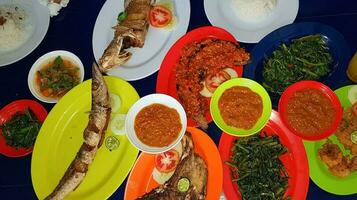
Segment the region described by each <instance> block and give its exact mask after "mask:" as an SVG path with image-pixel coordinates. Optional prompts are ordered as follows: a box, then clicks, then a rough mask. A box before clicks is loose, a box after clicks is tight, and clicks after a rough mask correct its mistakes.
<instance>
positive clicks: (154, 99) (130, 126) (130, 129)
mask: <svg viewBox="0 0 357 200" xmlns="http://www.w3.org/2000/svg"><path fill="white" fill-rule="evenodd" d="M154 103H159V104H163V105H166V106H168V107H170V108H174V109H175V110H176V111H177V112H178V114H179V116H180V120H181V124H182V129H181V131H180V133H179V136H178V137H177V138H176V140H175V141H174V142H172V143H171V144H170V145H169V146H166V147H152V146H149V145H146V144H144V143H142V142H141V141H140V140H139V139H138V137H137V136H136V133H135V129H134V122H135V117H136V115H137V114H138V113H139V111H140V110H141V109H143V108H144V107H146V106H148V105H151V104H154ZM186 127H187V118H186V112H185V110H184V109H183V107H182V105H181V104H180V103H179V102H178V101H177V100H176V99H174V98H173V97H171V96H168V95H165V94H150V95H147V96H145V97H143V98H141V99H139V100H138V101H137V102H136V103H135V104H134V105H133V106H132V107H131V108H130V110H129V112H128V114H127V116H126V120H125V129H126V133H127V136H128V138H129V141H130V142H131V143H132V144H133V145H134V146H135V147H136V148H138V149H139V150H141V151H143V152H146V153H151V154H157V153H162V152H165V151H168V150H170V149H171V148H173V147H175V146H176V145H177V144H178V143H179V142H180V141H181V139H182V137H183V136H184V135H185V132H186Z"/></svg>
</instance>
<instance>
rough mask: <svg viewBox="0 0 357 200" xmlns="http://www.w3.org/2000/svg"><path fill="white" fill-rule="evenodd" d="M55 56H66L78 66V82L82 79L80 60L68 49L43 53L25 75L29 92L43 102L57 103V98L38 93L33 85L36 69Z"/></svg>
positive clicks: (82, 70) (82, 71) (82, 69)
mask: <svg viewBox="0 0 357 200" xmlns="http://www.w3.org/2000/svg"><path fill="white" fill-rule="evenodd" d="M57 56H61V57H64V58H68V59H69V60H71V61H72V62H74V64H76V66H78V68H79V71H80V72H79V73H80V81H79V83H82V82H83V79H84V67H83V63H82V61H81V60H80V59H79V58H78V57H77V56H76V55H75V54H73V53H71V52H69V51H63V50H56V51H51V52H48V53H46V54H45V55H43V56H41V57H40V58H39V59H37V60H36V62H35V63H34V64H33V65H32V67H31V69H30V71H29V74H28V76H27V84H28V87H29V90H30V92H31V93H32V95H33V96H34V97H36V98H37V99H38V100H40V101H42V102H45V103H57V101H58V100H59V99H53V98H48V97H45V96H43V95H41V94H40V93H39V91H38V90H39V89H38V88H37V87H36V86H35V84H34V83H35V74H36V72H37V71H38V69H39V68H40V67H41V65H43V64H44V63H45V62H48V61H50V60H51V61H52V60H54V59H55V58H56V57H57Z"/></svg>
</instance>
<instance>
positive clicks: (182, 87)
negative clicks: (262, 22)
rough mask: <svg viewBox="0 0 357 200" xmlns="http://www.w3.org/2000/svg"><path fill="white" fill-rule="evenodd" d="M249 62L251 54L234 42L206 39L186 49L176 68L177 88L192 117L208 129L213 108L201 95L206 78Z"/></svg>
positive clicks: (180, 98) (189, 45)
mask: <svg viewBox="0 0 357 200" xmlns="http://www.w3.org/2000/svg"><path fill="white" fill-rule="evenodd" d="M249 59H250V55H249V53H247V52H246V51H245V50H244V49H243V48H240V47H239V45H238V44H235V43H233V42H230V41H224V40H218V39H206V40H203V41H200V42H193V43H191V44H188V45H187V46H185V47H184V48H183V50H182V52H181V58H180V60H179V62H178V64H177V68H176V88H177V94H178V97H179V100H180V101H181V103H182V104H183V107H184V108H185V110H186V113H187V115H188V117H190V118H192V119H194V120H195V121H196V122H197V123H198V125H199V126H200V127H201V128H204V129H206V128H207V121H206V118H205V113H206V112H207V111H208V110H209V106H208V101H207V98H206V97H204V96H202V95H201V94H200V92H201V91H202V89H203V87H204V84H203V83H204V81H205V79H206V77H209V76H215V75H216V74H218V73H219V72H221V71H222V70H224V69H227V68H234V67H235V66H239V65H245V64H247V62H248V61H249Z"/></svg>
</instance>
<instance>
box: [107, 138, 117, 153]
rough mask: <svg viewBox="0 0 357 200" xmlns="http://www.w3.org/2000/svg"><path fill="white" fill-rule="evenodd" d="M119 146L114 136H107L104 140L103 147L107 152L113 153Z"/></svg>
mask: <svg viewBox="0 0 357 200" xmlns="http://www.w3.org/2000/svg"><path fill="white" fill-rule="evenodd" d="M119 145H120V142H119V140H118V138H116V137H114V136H109V137H107V138H106V139H105V146H106V147H107V148H108V149H109V151H113V150H114V149H117V148H118V147H119Z"/></svg>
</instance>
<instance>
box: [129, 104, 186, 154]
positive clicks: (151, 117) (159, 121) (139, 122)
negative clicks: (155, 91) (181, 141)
mask: <svg viewBox="0 0 357 200" xmlns="http://www.w3.org/2000/svg"><path fill="white" fill-rule="evenodd" d="M134 129H135V133H136V136H137V137H138V139H139V140H140V141H141V142H142V143H144V144H146V145H149V146H152V147H165V146H169V145H170V144H172V143H173V142H174V141H175V140H176V139H177V137H178V136H179V134H180V131H181V129H182V124H181V119H180V116H179V113H178V112H177V111H176V110H175V109H173V108H169V107H167V106H165V105H162V104H158V103H155V104H151V105H149V106H146V107H144V108H143V109H141V110H140V111H139V113H138V114H137V115H136V117H135V122H134Z"/></svg>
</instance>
